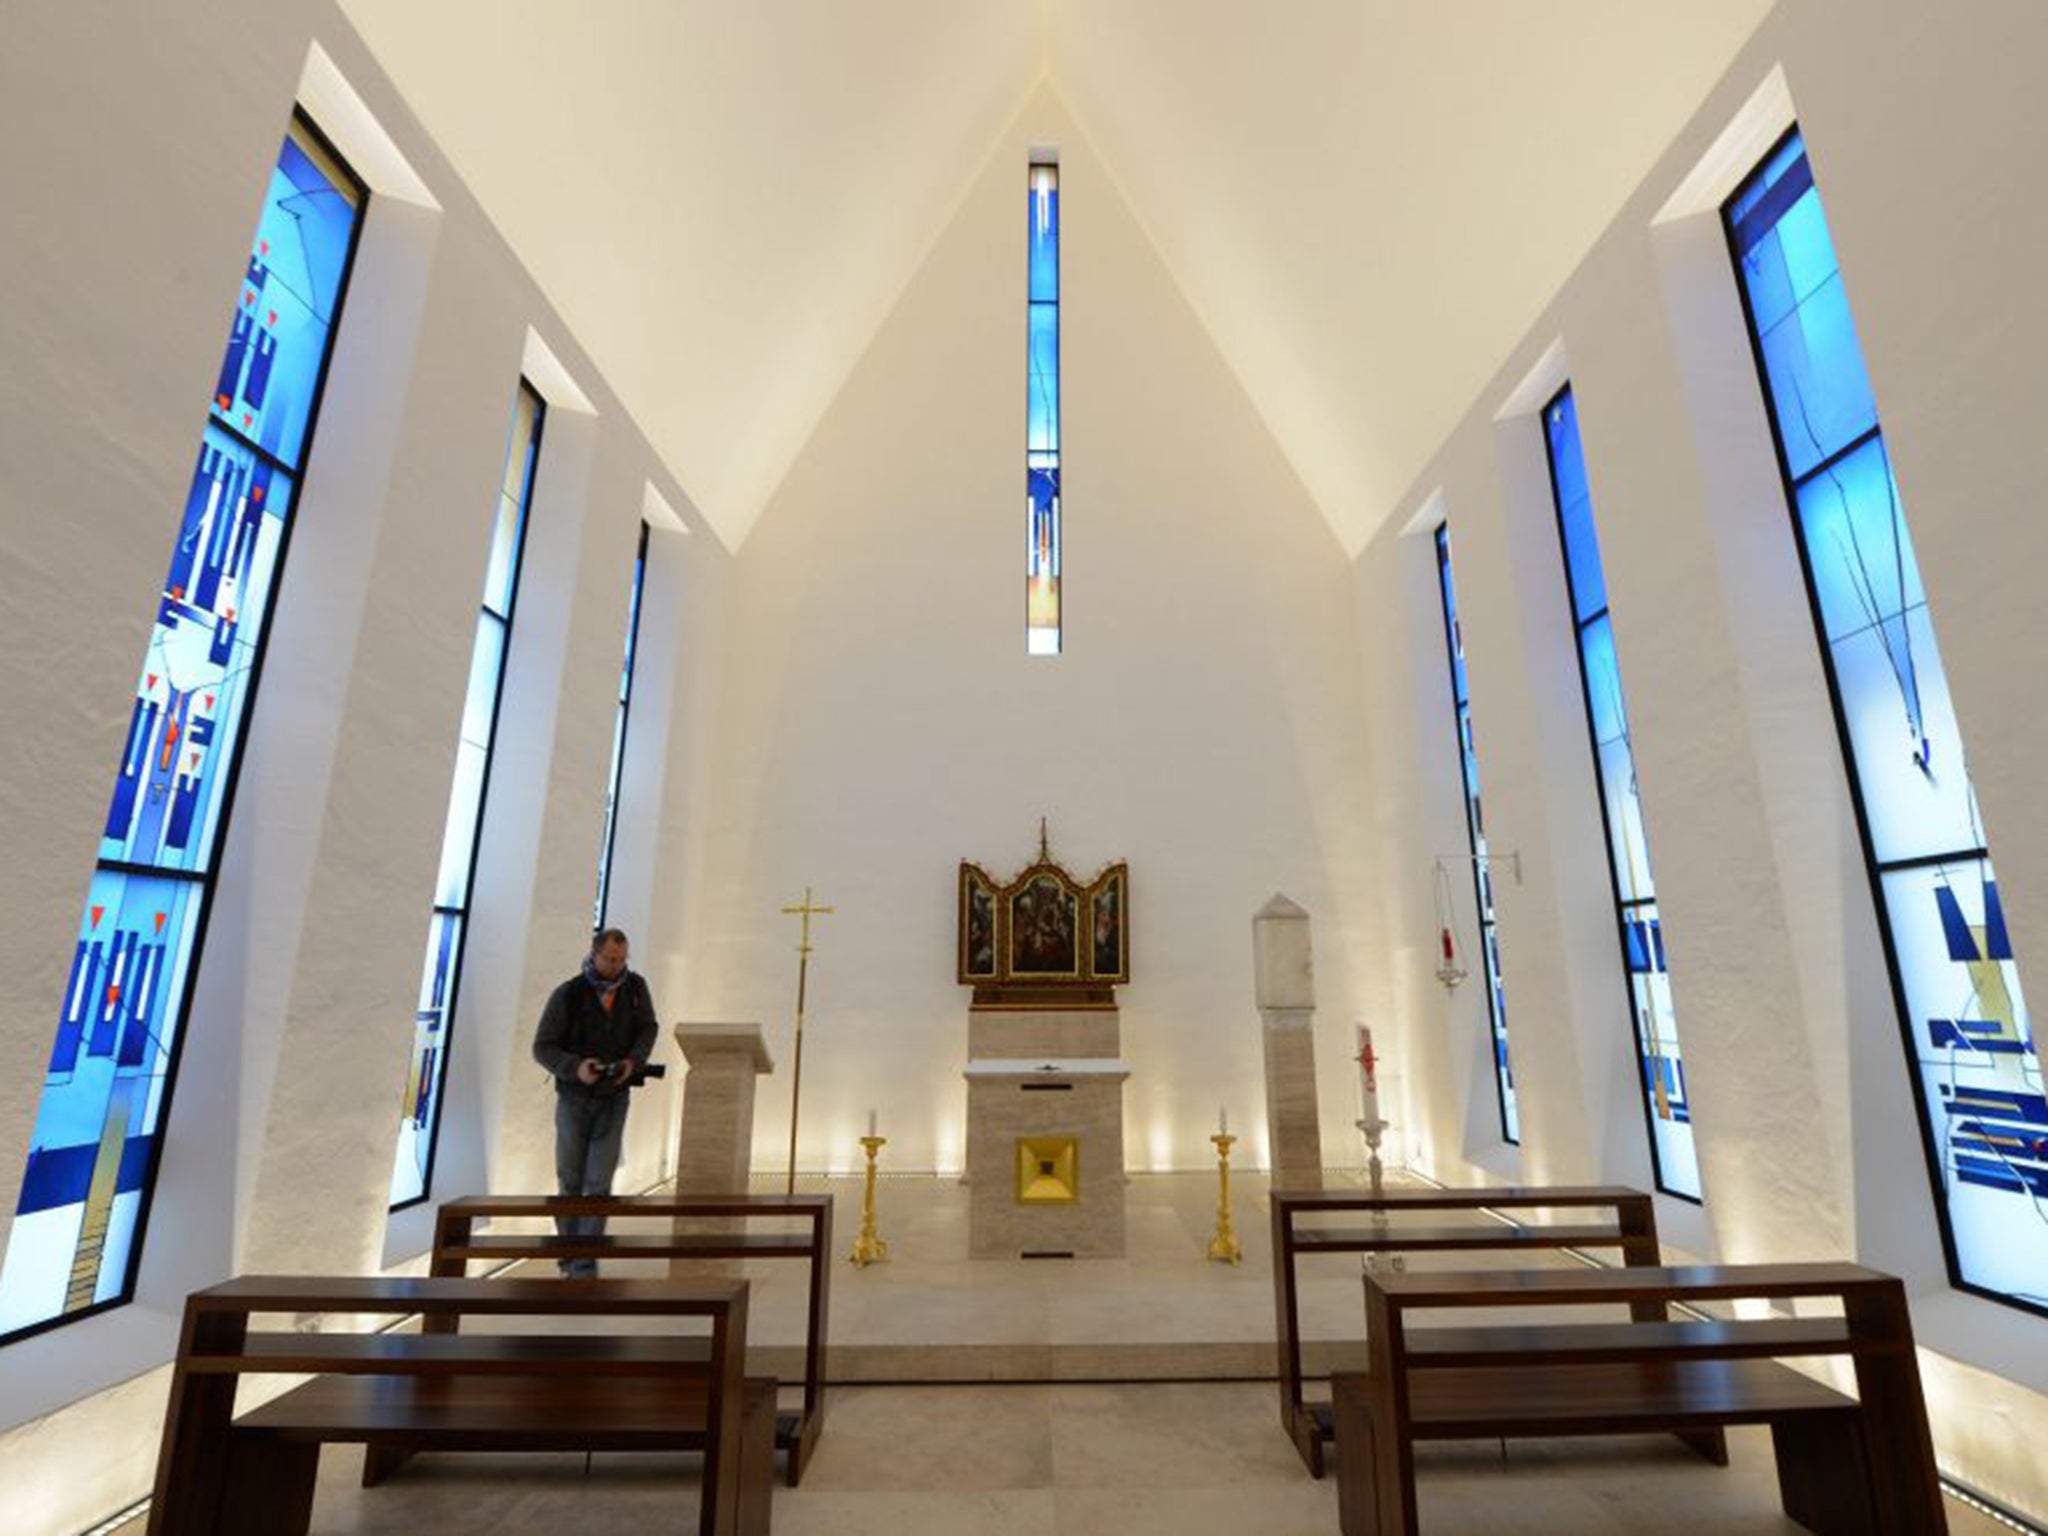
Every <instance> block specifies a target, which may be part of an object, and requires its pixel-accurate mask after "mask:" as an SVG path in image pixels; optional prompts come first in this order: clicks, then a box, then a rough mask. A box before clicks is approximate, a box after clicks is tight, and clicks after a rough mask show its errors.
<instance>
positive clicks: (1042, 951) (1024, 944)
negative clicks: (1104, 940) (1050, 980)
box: [1010, 873, 1081, 977]
mask: <svg viewBox="0 0 2048 1536" xmlns="http://www.w3.org/2000/svg"><path fill="white" fill-rule="evenodd" d="M1080 908H1081V901H1080V897H1079V895H1078V893H1077V892H1075V891H1074V890H1073V889H1072V888H1071V886H1070V885H1069V884H1067V883H1066V882H1064V881H1062V880H1061V879H1060V878H1059V877H1058V876H1057V875H1054V874H1049V873H1048V874H1038V875H1033V876H1031V877H1030V878H1029V879H1027V880H1026V881H1025V882H1024V888H1023V889H1022V890H1019V891H1013V892H1012V893H1011V895H1010V974H1011V975H1012V976H1063V977H1064V976H1074V977H1078V976H1079V975H1080V974H1081V957H1080V927H1081V923H1080Z"/></svg>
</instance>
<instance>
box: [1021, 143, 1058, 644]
mask: <svg viewBox="0 0 2048 1536" xmlns="http://www.w3.org/2000/svg"><path fill="white" fill-rule="evenodd" d="M1030 289H1031V294H1030V326H1029V342H1028V346H1029V351H1030V361H1029V373H1030V404H1029V406H1028V408H1027V411H1026V419H1025V432H1024V486H1025V490H1024V501H1025V512H1026V516H1027V524H1028V526H1027V528H1026V531H1025V548H1024V572H1025V576H1024V637H1025V639H1024V643H1025V649H1026V650H1027V651H1028V652H1029V653H1030V654H1031V655H1033V656H1057V655H1058V654H1059V653H1060V168H1059V167H1058V166H1057V165H1051V164H1044V165H1033V166H1032V167H1031V282H1030Z"/></svg>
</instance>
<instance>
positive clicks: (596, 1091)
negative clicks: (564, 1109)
mask: <svg viewBox="0 0 2048 1536" xmlns="http://www.w3.org/2000/svg"><path fill="white" fill-rule="evenodd" d="M656 1033H657V1025H656V1022H655V1017H654V999H653V998H652V997H651V996H650V995H649V994H648V991H647V982H646V981H645V979H644V978H642V977H641V976H640V974H639V973H638V972H636V971H628V972H626V979H625V980H624V981H622V982H620V983H619V989H618V991H617V992H615V993H614V994H613V995H612V1005H611V1007H610V1009H609V1010H607V1009H606V1007H605V1005H604V999H603V998H601V997H599V996H598V995H597V988H595V987H593V986H592V985H591V984H590V983H589V982H588V981H586V980H585V979H584V978H583V976H582V974H581V973H580V972H579V973H578V974H577V975H574V976H571V977H570V978H569V979H568V980H567V981H565V982H563V983H562V984H561V985H560V986H559V987H557V988H555V990H554V992H553V993H552V994H551V995H550V996H549V998H548V1005H547V1007H545V1008H543V1009H542V1010H541V1012H540V1028H539V1029H537V1030H535V1031H534V1033H533V1059H534V1060H535V1061H537V1062H539V1063H540V1064H541V1065H542V1066H543V1067H546V1068H547V1069H548V1071H549V1072H551V1073H553V1074H554V1078H555V1092H557V1093H573V1094H581V1095H583V1096H584V1097H586V1098H609V1097H610V1096H611V1095H612V1094H615V1093H622V1092H624V1091H625V1090H624V1087H623V1085H622V1084H620V1083H617V1082H614V1081H613V1080H611V1079H609V1078H602V1079H600V1080H599V1081H597V1082H596V1083H592V1084H586V1083H580V1082H578V1081H577V1080H576V1068H577V1067H578V1066H579V1065H580V1064H581V1063H582V1062H583V1060H584V1059H585V1058H586V1057H591V1058H595V1059H596V1060H598V1061H601V1062H606V1063H610V1062H614V1061H624V1060H625V1059H626V1058H627V1057H628V1056H631V1057H632V1058H633V1059H634V1060H636V1061H638V1062H640V1063H641V1064H642V1065H645V1064H646V1061H647V1057H648V1053H649V1052H651V1051H652V1050H653V1049H654V1039H655V1035H656Z"/></svg>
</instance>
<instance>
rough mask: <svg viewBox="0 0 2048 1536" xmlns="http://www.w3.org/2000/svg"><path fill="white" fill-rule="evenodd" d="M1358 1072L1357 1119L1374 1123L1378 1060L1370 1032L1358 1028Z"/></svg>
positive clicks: (1378, 1115)
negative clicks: (1374, 1052)
mask: <svg viewBox="0 0 2048 1536" xmlns="http://www.w3.org/2000/svg"><path fill="white" fill-rule="evenodd" d="M1357 1059H1358V1072H1359V1118H1360V1119H1362V1120H1366V1121H1368V1122H1369V1121H1374V1120H1377V1119H1379V1117H1380V1083H1379V1058H1378V1057H1377V1056H1375V1055H1374V1054H1373V1049H1372V1030H1371V1029H1369V1028H1368V1027H1367V1026H1365V1025H1363V1024H1361V1025H1359V1026H1358V1058H1357Z"/></svg>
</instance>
